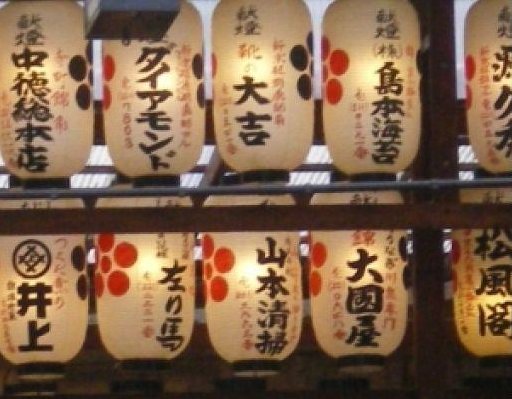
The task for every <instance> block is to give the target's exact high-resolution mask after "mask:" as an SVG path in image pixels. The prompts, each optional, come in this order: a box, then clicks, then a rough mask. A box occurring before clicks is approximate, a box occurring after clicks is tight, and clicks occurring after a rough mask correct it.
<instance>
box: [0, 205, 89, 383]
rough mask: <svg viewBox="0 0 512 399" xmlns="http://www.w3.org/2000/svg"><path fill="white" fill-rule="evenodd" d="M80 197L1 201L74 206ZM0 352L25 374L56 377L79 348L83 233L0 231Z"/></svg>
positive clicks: (83, 308)
mask: <svg viewBox="0 0 512 399" xmlns="http://www.w3.org/2000/svg"><path fill="white" fill-rule="evenodd" d="M82 206H83V204H82V202H81V201H80V200H57V201H49V200H31V201H7V202H6V203H2V204H1V205H0V207H1V208H2V209H41V208H80V207H82ZM0 248H1V250H0V264H1V265H2V267H1V268H0V282H1V283H0V313H1V314H2V322H1V323H0V352H1V353H2V355H3V356H4V357H5V358H6V359H7V360H8V361H9V362H11V363H13V364H15V365H17V369H18V375H19V376H20V377H21V378H26V379H54V378H59V377H62V373H63V371H64V370H63V365H64V363H66V362H68V361H70V360H71V359H72V358H73V357H74V356H75V355H76V354H77V353H78V352H79V351H80V349H81V348H82V344H83V342H84V339H85V334H86V331H87V322H88V305H89V301H88V298H89V282H88V278H87V269H86V266H87V264H86V252H85V237H84V236H83V235H79V234H75V235H27V236H10V237H7V236H2V237H0Z"/></svg>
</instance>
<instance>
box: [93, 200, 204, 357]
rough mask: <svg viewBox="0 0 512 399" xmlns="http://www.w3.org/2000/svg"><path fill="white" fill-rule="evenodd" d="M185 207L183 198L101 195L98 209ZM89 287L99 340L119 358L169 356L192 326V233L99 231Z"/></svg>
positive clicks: (187, 202) (184, 340) (182, 345)
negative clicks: (94, 303) (91, 287)
mask: <svg viewBox="0 0 512 399" xmlns="http://www.w3.org/2000/svg"><path fill="white" fill-rule="evenodd" d="M168 206H191V201H190V199H189V198H166V197H165V198H164V197H162V198H115V199H106V198H102V199H100V200H99V201H98V204H97V207H98V208H122V207H168ZM95 244H96V251H97V265H96V272H95V278H94V280H95V288H96V301H97V316H98V326H99V331H100V335H101V340H102V341H103V344H104V345H105V347H106V349H107V350H108V352H109V353H110V354H112V356H114V357H115V358H116V359H119V360H126V361H130V360H169V359H173V358H175V357H176V356H178V355H179V354H180V353H181V352H183V350H184V349H185V348H186V347H187V345H188V343H189V341H190V337H191V335H192V328H193V325H194V303H195V263H194V255H193V249H194V244H195V238H194V234H193V233H175V234H170V233H154V234H113V233H112V234H110V233H104V234H99V235H97V236H96V238H95Z"/></svg>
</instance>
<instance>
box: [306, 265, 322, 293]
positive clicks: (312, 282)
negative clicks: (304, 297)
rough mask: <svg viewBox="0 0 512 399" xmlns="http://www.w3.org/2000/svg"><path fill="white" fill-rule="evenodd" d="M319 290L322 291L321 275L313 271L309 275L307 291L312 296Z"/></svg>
mask: <svg viewBox="0 0 512 399" xmlns="http://www.w3.org/2000/svg"><path fill="white" fill-rule="evenodd" d="M320 291H322V276H320V273H318V272H317V271H314V272H313V273H311V275H310V276H309V292H311V295H313V296H318V294H320Z"/></svg>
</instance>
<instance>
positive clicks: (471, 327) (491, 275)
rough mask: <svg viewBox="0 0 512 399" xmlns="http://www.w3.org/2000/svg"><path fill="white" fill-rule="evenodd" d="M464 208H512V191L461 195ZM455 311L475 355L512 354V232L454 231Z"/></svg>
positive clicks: (464, 341)
mask: <svg viewBox="0 0 512 399" xmlns="http://www.w3.org/2000/svg"><path fill="white" fill-rule="evenodd" d="M461 202H463V203H503V204H506V203H512V190H511V189H509V188H502V189H472V190H463V191H461ZM452 265H453V306H454V313H455V324H456V326H457V334H458V336H459V339H460V341H461V342H462V344H463V346H464V347H465V348H466V349H467V350H468V351H469V352H471V353H472V354H474V355H475V356H480V357H489V356H506V355H511V354H512V345H511V344H510V340H511V338H512V320H511V318H510V315H511V314H512V287H511V276H512V229H511V228H497V227H496V228H486V229H464V230H454V231H453V232H452Z"/></svg>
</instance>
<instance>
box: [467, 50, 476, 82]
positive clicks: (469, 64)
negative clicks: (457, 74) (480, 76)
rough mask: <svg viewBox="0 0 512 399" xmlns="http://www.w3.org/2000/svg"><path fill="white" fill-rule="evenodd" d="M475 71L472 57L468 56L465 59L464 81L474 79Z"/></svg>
mask: <svg viewBox="0 0 512 399" xmlns="http://www.w3.org/2000/svg"><path fill="white" fill-rule="evenodd" d="M475 71H476V63H475V59H474V58H473V56H472V55H468V56H467V57H466V69H465V74H466V79H467V80H472V79H473V78H474V77H475Z"/></svg>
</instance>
